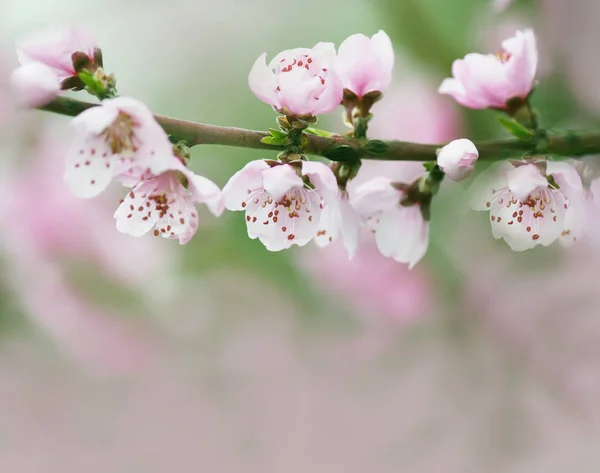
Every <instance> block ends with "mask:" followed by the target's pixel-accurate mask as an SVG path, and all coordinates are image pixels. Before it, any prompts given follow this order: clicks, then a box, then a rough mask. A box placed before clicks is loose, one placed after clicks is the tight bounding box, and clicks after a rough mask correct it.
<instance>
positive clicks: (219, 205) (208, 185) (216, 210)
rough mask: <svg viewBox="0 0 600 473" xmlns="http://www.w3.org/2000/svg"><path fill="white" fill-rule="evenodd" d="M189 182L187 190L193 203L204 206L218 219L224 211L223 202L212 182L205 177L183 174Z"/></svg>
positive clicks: (219, 190)
mask: <svg viewBox="0 0 600 473" xmlns="http://www.w3.org/2000/svg"><path fill="white" fill-rule="evenodd" d="M185 176H186V177H187V180H188V182H189V186H188V190H189V191H190V192H191V194H192V199H193V200H194V201H195V202H199V203H203V204H206V206H207V207H208V210H210V212H211V213H212V214H213V215H214V216H215V217H218V216H219V215H221V214H222V213H223V210H225V204H224V202H223V194H222V193H221V189H219V186H217V185H216V184H215V183H214V182H213V181H211V180H210V179H207V178H206V177H203V176H199V175H198V174H194V173H193V172H191V171H188V172H186V173H185Z"/></svg>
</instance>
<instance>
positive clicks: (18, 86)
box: [10, 62, 60, 108]
mask: <svg viewBox="0 0 600 473" xmlns="http://www.w3.org/2000/svg"><path fill="white" fill-rule="evenodd" d="M10 80H11V87H12V90H13V92H14V95H15V99H16V101H17V102H18V103H19V104H20V105H22V106H24V107H30V108H35V107H40V106H42V105H45V104H47V103H48V102H50V101H52V100H53V99H55V98H56V97H57V96H58V95H59V94H60V84H59V83H58V81H57V80H56V74H55V73H54V71H53V70H52V69H51V68H50V67H48V66H46V65H44V64H42V63H39V62H32V63H30V64H27V65H25V66H22V67H19V68H18V69H16V70H15V71H14V72H13V74H12V76H11V79H10Z"/></svg>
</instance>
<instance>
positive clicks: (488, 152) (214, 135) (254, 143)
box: [40, 97, 600, 161]
mask: <svg viewBox="0 0 600 473" xmlns="http://www.w3.org/2000/svg"><path fill="white" fill-rule="evenodd" d="M95 106H97V104H92V103H88V102H82V101H79V100H75V99H71V98H65V97H59V98H57V99H55V100H54V101H52V102H50V103H49V104H48V105H46V106H44V107H40V109H41V110H46V111H49V112H54V113H59V114H61V115H68V116H71V117H74V116H76V115H79V114H80V113H81V112H83V111H84V110H87V109H88V108H90V107H95ZM155 118H156V120H157V121H158V123H160V125H161V126H162V127H163V128H164V130H165V131H166V132H167V133H168V134H170V135H173V136H175V137H177V138H179V139H182V140H185V141H187V142H189V143H190V144H191V145H201V144H214V145H225V146H235V147H239V148H252V149H264V150H268V151H280V150H282V149H283V147H281V146H273V145H267V144H264V143H261V141H260V140H261V139H262V138H264V137H265V136H269V135H268V133H266V132H263V131H253V130H246V129H242V128H233V127H224V126H216V125H206V124H203V123H196V122H191V121H186V120H179V119H177V118H170V117H164V116H161V115H155ZM307 138H308V145H307V146H306V147H305V149H304V151H305V152H306V153H307V154H311V155H315V156H323V157H329V159H332V160H334V161H339V160H343V159H344V158H343V157H330V156H331V154H330V153H331V152H332V150H334V149H335V148H337V147H338V146H340V145H346V146H350V147H351V148H353V149H354V150H355V151H356V153H357V155H358V157H359V158H361V159H378V160H384V161H433V160H435V159H436V150H437V149H439V148H440V147H442V146H443V144H421V143H410V142H406V141H395V140H394V141H385V143H386V144H387V145H388V146H389V151H388V152H387V153H385V154H384V155H378V156H372V155H369V152H368V151H367V150H366V149H365V146H364V144H365V142H364V140H356V139H352V138H346V137H342V136H332V137H328V138H325V137H321V136H316V135H307ZM547 138H548V146H547V149H546V152H547V153H549V154H556V155H560V156H582V155H586V154H600V132H575V131H572V132H567V133H561V134H559V133H549V134H548V137H547ZM475 145H476V146H477V149H478V150H479V159H480V160H490V161H491V160H496V159H502V158H507V157H521V155H522V154H524V153H533V152H534V151H535V145H534V142H533V141H523V140H518V139H516V138H509V139H503V140H495V141H481V142H475ZM354 157H356V156H354Z"/></svg>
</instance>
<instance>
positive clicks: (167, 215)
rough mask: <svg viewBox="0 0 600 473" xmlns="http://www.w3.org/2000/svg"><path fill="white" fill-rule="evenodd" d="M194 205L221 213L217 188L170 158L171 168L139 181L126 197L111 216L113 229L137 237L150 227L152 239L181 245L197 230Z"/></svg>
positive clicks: (222, 206)
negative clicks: (200, 204) (155, 238)
mask: <svg viewBox="0 0 600 473" xmlns="http://www.w3.org/2000/svg"><path fill="white" fill-rule="evenodd" d="M195 202H198V203H205V204H206V205H207V207H208V209H209V210H210V211H211V212H212V213H213V215H215V216H219V215H221V213H222V212H223V210H224V205H223V197H222V195H221V190H220V189H219V187H218V186H217V185H216V184H215V183H214V182H212V181H210V180H208V179H206V178H205V177H202V176H199V175H197V174H194V173H193V172H191V171H189V170H188V169H187V168H186V167H185V166H184V165H183V164H181V163H180V162H179V161H177V160H175V159H174V160H173V168H172V169H169V170H167V171H164V172H163V173H161V174H159V175H158V176H155V177H150V178H148V179H144V180H142V181H141V182H139V183H138V184H137V185H136V186H135V187H134V188H133V189H132V190H131V192H129V193H128V194H127V196H126V197H125V199H124V200H123V202H122V203H121V205H120V206H119V208H118V209H117V211H116V212H115V215H114V217H115V218H116V219H117V230H119V231H120V232H122V233H126V234H128V235H131V236H134V237H140V236H142V235H144V234H146V233H148V232H149V231H150V230H151V229H152V228H154V235H155V236H158V235H161V236H162V237H163V238H171V239H178V240H179V243H181V244H182V245H184V244H186V243H188V242H189V241H190V240H191V239H192V237H193V236H194V235H195V234H196V230H197V229H198V214H197V212H196V209H195V208H194V203H195Z"/></svg>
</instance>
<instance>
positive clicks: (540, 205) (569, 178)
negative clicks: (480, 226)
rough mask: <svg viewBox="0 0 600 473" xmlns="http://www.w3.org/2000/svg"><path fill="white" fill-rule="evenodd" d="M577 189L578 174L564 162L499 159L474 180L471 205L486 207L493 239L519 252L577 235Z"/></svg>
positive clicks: (579, 209)
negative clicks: (497, 162) (496, 163)
mask: <svg viewBox="0 0 600 473" xmlns="http://www.w3.org/2000/svg"><path fill="white" fill-rule="evenodd" d="M582 192H583V188H582V184H581V178H580V177H579V174H578V173H577V171H576V170H575V169H574V168H573V167H572V166H571V165H570V164H568V163H565V162H555V161H538V162H536V163H530V164H525V163H523V164H521V165H517V166H515V165H514V164H512V163H510V162H503V163H499V164H498V165H497V166H493V167H492V168H491V169H489V170H488V171H486V172H485V173H484V174H483V175H481V176H480V177H479V178H478V179H477V181H476V182H474V184H473V187H472V189H471V207H472V208H473V209H474V210H489V212H490V220H491V225H492V234H493V235H494V238H497V239H499V238H503V239H504V240H505V241H506V243H508V245H509V246H510V247H511V248H512V249H513V250H514V251H524V250H527V249H531V248H534V247H536V246H538V245H543V246H548V245H550V244H552V243H553V242H555V241H556V240H557V239H561V240H562V241H563V243H568V242H569V240H570V238H568V237H570V236H573V232H577V233H579V229H580V227H581V221H580V215H581V208H580V207H581V202H582V200H581V196H582Z"/></svg>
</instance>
